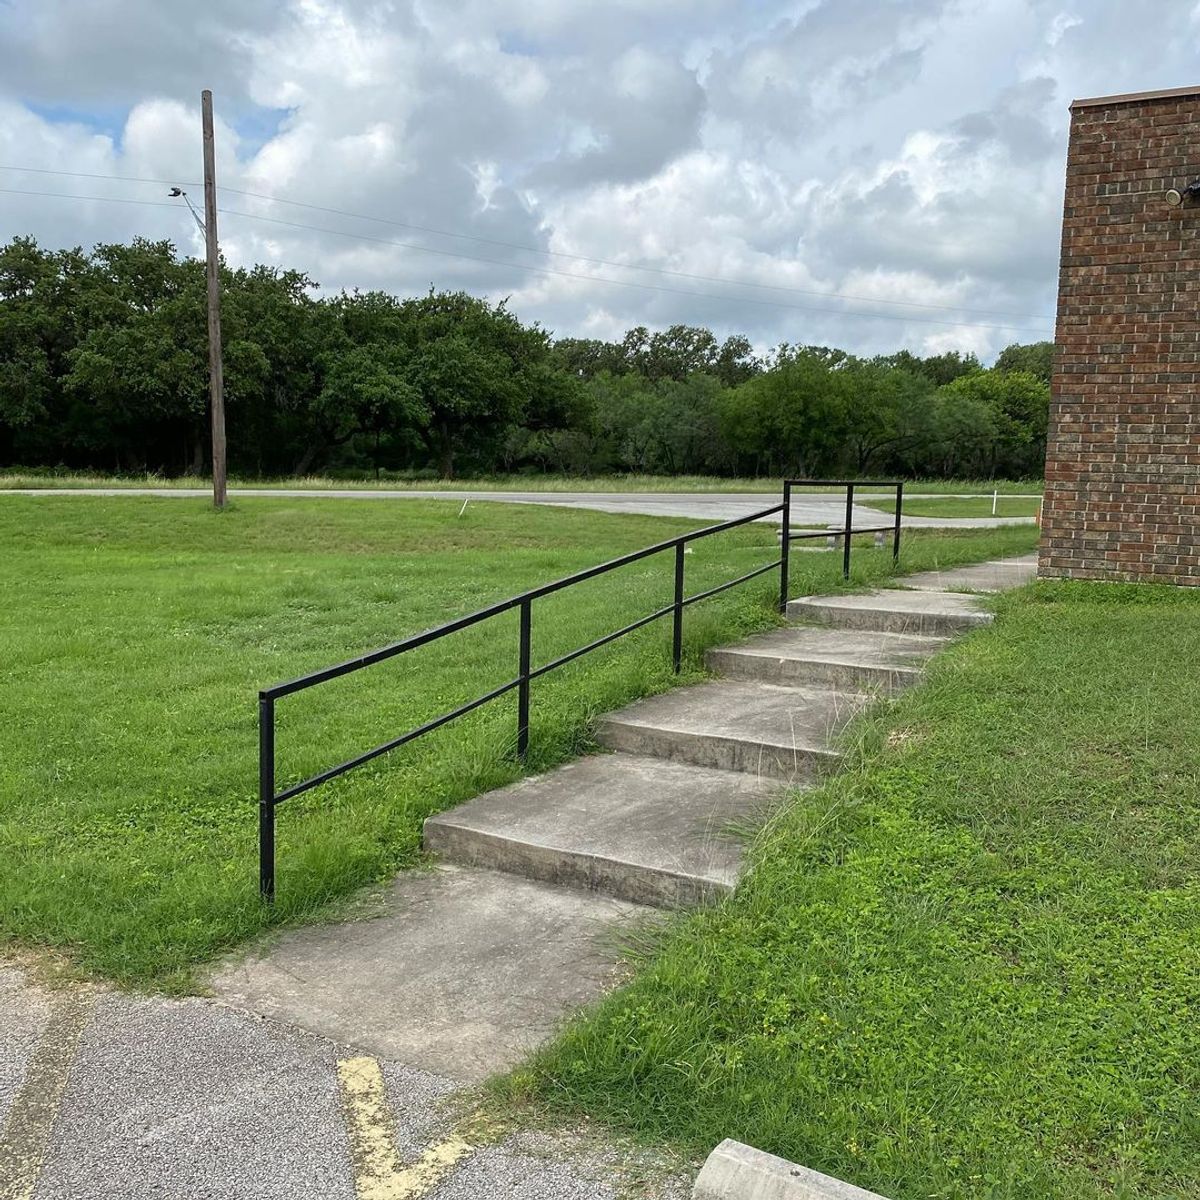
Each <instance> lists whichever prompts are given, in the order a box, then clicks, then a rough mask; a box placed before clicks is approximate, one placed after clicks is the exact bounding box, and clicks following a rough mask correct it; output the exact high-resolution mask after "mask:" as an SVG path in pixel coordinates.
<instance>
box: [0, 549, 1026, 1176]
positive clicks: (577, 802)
mask: <svg viewBox="0 0 1200 1200" xmlns="http://www.w3.org/2000/svg"><path fill="white" fill-rule="evenodd" d="M1035 570H1036V563H1035V561H1034V560H1033V558H1032V556H1031V557H1029V558H1025V559H1022V560H1008V561H1006V562H1004V563H985V564H980V565H978V566H975V567H968V568H962V569H958V570H955V571H953V572H946V573H943V574H942V575H931V574H926V575H923V576H910V577H907V578H906V579H904V580H903V581H901V582H902V583H903V584H904V585H907V586H906V588H901V589H892V590H882V591H876V592H871V593H864V594H854V595H841V596H836V597H825V598H821V597H806V598H802V599H798V600H794V601H792V602H791V604H790V605H789V608H788V612H789V615H790V616H791V617H792V618H793V619H794V620H796V621H798V622H803V624H797V625H794V626H791V627H787V628H783V629H778V630H774V631H772V632H770V633H766V634H762V635H760V636H758V637H755V638H752V639H750V640H748V641H746V642H743V643H741V644H739V645H736V646H730V647H725V648H723V649H720V650H715V651H713V652H712V653H711V655H710V660H709V661H710V665H711V666H712V667H713V669H714V670H716V671H717V672H719V673H720V675H721V676H722V678H720V679H718V680H715V681H713V682H708V683H702V684H699V685H697V686H694V687H689V688H680V689H677V690H675V691H672V692H668V693H665V694H663V695H660V696H655V697H651V698H649V699H646V700H642V701H639V702H637V703H636V704H633V705H630V706H629V707H628V708H626V709H624V710H622V711H620V712H617V713H612V714H609V715H608V716H607V717H605V718H604V719H603V720H602V722H601V724H600V729H599V735H600V739H601V741H602V742H603V743H604V744H605V745H606V746H607V747H609V748H610V749H611V750H612V753H609V754H605V755H596V756H593V757H590V758H586V759H583V760H581V761H579V762H576V763H573V764H571V765H569V766H566V767H563V768H561V769H559V770H557V771H554V772H551V773H549V774H547V775H543V776H540V777H535V778H531V779H527V780H524V781H522V782H520V783H518V784H515V785H513V786H512V787H509V788H504V789H501V790H499V791H495V792H491V793H488V794H486V795H483V796H480V797H478V798H477V799H475V800H472V801H470V802H469V803H467V804H464V805H461V806H460V807H458V808H456V809H453V810H451V811H449V812H446V813H442V814H440V815H439V816H436V817H432V818H430V819H429V821H427V823H426V830H425V837H426V845H427V847H428V848H429V849H430V850H432V851H433V852H435V853H436V854H437V855H438V856H439V858H440V865H438V866H437V867H435V868H433V869H431V870H428V871H410V872H406V873H405V874H403V875H401V876H400V877H398V878H397V880H396V881H395V882H394V883H393V884H392V887H391V889H390V892H389V895H388V897H387V900H386V903H385V904H384V905H383V911H382V914H381V915H380V916H378V917H376V918H375V919H372V920H365V921H357V922H352V923H349V924H342V925H324V926H310V927H307V928H301V929H296V930H291V931H287V932H285V933H282V934H280V935H278V937H276V938H275V939H274V940H273V941H272V942H271V943H269V944H266V945H265V946H264V947H262V948H260V949H259V950H258V951H257V952H251V953H249V954H246V955H244V956H242V957H240V958H237V959H233V960H230V961H229V962H227V963H225V964H223V965H222V966H221V967H220V968H218V969H217V970H216V971H215V972H214V974H213V976H212V985H213V989H214V992H215V995H216V1000H215V1001H214V1000H210V999H199V998H193V999H187V1000H169V999H165V998H162V997H139V996H129V995H123V994H120V993H117V992H114V991H110V990H103V989H87V988H79V987H69V988H57V989H50V988H46V987H43V986H39V985H38V984H36V983H35V982H34V981H32V980H31V979H30V978H29V977H28V976H27V975H26V974H25V973H23V972H22V971H20V970H18V969H17V968H16V967H15V966H10V967H7V968H6V967H3V966H0V1200H76V1198H78V1200H85V1198H86V1200H118V1198H120V1200H125V1198H128V1197H132V1196H157V1197H164V1198H167V1200H191V1198H192V1197H196V1196H204V1197H207V1198H209V1200H226V1198H228V1200H273V1198H275V1197H278V1198H279V1200H284V1198H287V1200H291V1198H292V1197H296V1196H305V1197H310V1198H312V1200H377V1198H378V1200H382V1198H384V1197H386V1198H388V1200H395V1198H407V1200H420V1198H422V1197H430V1198H435V1200H475V1198H480V1200H482V1198H484V1197H492V1196H501V1195H502V1196H506V1197H510V1198H514V1200H616V1197H617V1196H618V1195H626V1196H642V1197H646V1198H648V1200H650V1198H653V1200H683V1197H685V1196H687V1195H688V1193H689V1191H690V1181H691V1179H693V1178H694V1176H695V1173H696V1170H697V1169H698V1165H699V1164H695V1163H679V1162H678V1161H673V1160H670V1159H667V1158H664V1157H662V1156H659V1155H655V1154H650V1153H647V1152H645V1151H634V1150H632V1149H630V1148H629V1147H624V1146H619V1145H614V1144H612V1143H611V1142H606V1141H604V1140H603V1139H598V1138H596V1137H593V1136H584V1135H583V1134H582V1133H581V1132H580V1131H569V1132H560V1133H556V1134H554V1135H550V1134H536V1133H530V1132H528V1131H525V1132H520V1131H517V1132H511V1131H509V1132H506V1131H503V1130H497V1129H490V1128H488V1127H486V1126H483V1125H481V1124H480V1123H479V1122H478V1121H477V1120H473V1119H472V1117H471V1112H472V1099H473V1093H472V1090H471V1088H470V1086H469V1085H470V1084H472V1083H474V1082H476V1081H478V1080H481V1079H483V1078H484V1077H486V1076H487V1075H489V1074H491V1073H493V1072H495V1071H497V1070H502V1069H504V1068H506V1067H508V1066H511V1065H513V1064H515V1063H517V1062H518V1061H520V1060H521V1059H522V1058H524V1057H525V1056H526V1055H527V1054H528V1053H529V1052H530V1051H531V1050H532V1049H534V1048H535V1047H536V1046H538V1045H539V1044H541V1043H542V1042H543V1041H544V1040H545V1039H546V1038H548V1037H550V1036H552V1035H553V1034H554V1032H555V1031H556V1029H557V1028H558V1027H559V1026H560V1025H561V1023H562V1021H563V1020H564V1019H566V1018H567V1017H569V1016H570V1015H571V1014H572V1013H573V1012H574V1011H576V1010H577V1009H578V1008H579V1007H580V1006H581V1005H583V1004H586V1003H588V1002H589V1001H591V1000H593V999H594V998H596V997H598V996H600V995H602V994H603V993H604V992H605V991H606V990H608V989H609V988H611V987H612V986H614V985H615V984H617V983H619V982H620V979H621V977H622V972H623V970H624V967H623V965H622V953H621V947H622V943H623V941H624V940H625V939H626V938H627V937H628V936H629V935H630V934H634V933H636V932H637V930H638V928H639V926H641V925H642V924H643V923H645V922H648V921H649V922H653V921H655V920H659V919H661V917H660V916H659V915H658V914H660V913H661V910H662V909H664V908H673V907H688V906H693V905H697V904H702V903H708V902H711V901H712V900H714V899H717V898H719V897H721V896H722V895H724V894H727V893H728V892H729V891H730V890H731V889H732V888H733V887H734V886H735V884H736V882H737V879H738V876H739V874H740V872H741V869H742V845H743V835H744V833H745V831H746V830H747V829H751V828H754V827H756V826H757V825H758V824H760V823H761V822H762V820H763V819H764V817H765V815H766V814H767V813H768V812H769V810H770V807H771V806H772V805H773V804H775V803H777V802H778V800H779V798H780V796H781V795H782V794H783V792H784V790H785V788H786V787H787V786H789V785H790V786H792V787H806V786H809V785H810V784H811V783H812V781H813V780H814V777H815V774H816V773H817V772H818V771H819V770H821V769H823V768H826V767H828V766H830V765H836V762H837V748H836V735H837V733H838V731H839V730H840V729H841V728H842V727H843V725H844V724H845V723H846V722H847V721H848V720H850V719H851V718H852V717H853V715H854V714H855V713H856V712H858V711H860V710H861V708H862V707H863V706H864V705H865V704H867V703H868V702H869V701H870V700H871V698H872V697H874V696H876V695H878V694H880V693H881V692H882V693H887V692H890V691H894V690H895V689H898V688H902V687H906V686H909V685H910V684H912V683H913V682H915V681H916V680H917V679H918V678H919V677H920V671H921V668H922V665H923V664H924V663H925V662H926V661H927V660H928V659H929V658H930V657H931V656H932V655H933V654H935V653H937V651H938V650H940V649H941V648H942V647H943V646H944V645H945V644H946V640H947V639H948V638H949V637H951V636H954V635H955V634H957V633H958V632H959V631H961V630H966V629H971V628H974V627H976V626H978V625H981V624H986V623H987V622H988V621H989V620H990V619H991V617H990V614H989V613H988V612H987V611H986V609H985V608H983V607H982V605H981V602H980V601H979V600H978V599H977V598H976V597H974V596H972V595H970V594H969V592H972V591H986V590H993V589H996V588H1000V587H1007V586H1014V585H1016V584H1018V583H1020V582H1024V581H1025V580H1026V579H1028V578H1031V577H1032V575H1033V573H1034V571H1035ZM959 589H963V590H959Z"/></svg>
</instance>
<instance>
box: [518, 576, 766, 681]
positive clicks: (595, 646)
mask: <svg viewBox="0 0 1200 1200" xmlns="http://www.w3.org/2000/svg"><path fill="white" fill-rule="evenodd" d="M775 565H776V566H778V565H779V564H778V563H776V564H775ZM685 603H686V602H685ZM674 609H675V605H673V604H668V605H667V607H666V608H660V609H659V610H658V612H653V613H651V614H650V615H649V616H648V617H642V618H641V619H640V620H637V621H634V623H633V624H632V625H626V626H625V628H624V629H618V630H616V631H615V632H614V633H606V634H605V635H604V636H603V637H602V638H597V639H596V640H595V641H594V642H589V643H588V644H587V645H586V646H581V647H580V648H579V649H578V650H572V651H571V653H570V654H564V655H563V656H562V657H561V658H556V659H554V660H553V662H548V663H545V664H543V665H542V666H540V667H538V668H537V669H536V670H533V671H530V672H529V678H530V679H537V677H538V676H539V675H545V674H546V673H547V672H548V671H553V670H554V668H555V667H562V666H565V665H566V664H567V663H569V662H573V661H574V660H575V659H577V658H582V657H583V655H585V654H587V653H589V652H590V651H592V650H599V649H600V647H601V646H607V645H608V643H609V642H615V641H616V640H617V638H619V637H624V636H625V635H626V634H627V633H632V632H633V631H634V630H635V629H641V628H642V626H643V625H649V624H650V623H651V622H652V621H657V620H659V619H661V618H662V617H665V616H667V615H668V614H669V613H671V612H673V611H674Z"/></svg>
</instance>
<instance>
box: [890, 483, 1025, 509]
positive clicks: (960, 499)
mask: <svg viewBox="0 0 1200 1200" xmlns="http://www.w3.org/2000/svg"><path fill="white" fill-rule="evenodd" d="M913 486H914V488H917V487H919V485H916V484H914V485H913ZM1027 486H1028V485H1027ZM870 507H872V508H878V509H879V510H880V511H881V512H887V513H892V512H895V511H896V509H895V502H894V501H893V503H892V504H890V505H888V504H882V503H881V504H872V505H870ZM1040 507H1041V500H1040V499H1039V498H1038V497H1037V496H1033V495H1029V496H1006V495H1004V493H1003V492H1001V493H1000V498H999V500H998V501H997V502H996V512H995V514H994V515H995V516H997V517H1033V516H1036V515H1037V512H1038V509H1039V508H1040ZM904 512H905V514H906V515H907V516H910V517H990V516H992V515H993V513H992V497H991V496H990V495H987V496H970V497H966V496H946V497H945V498H942V497H938V498H936V499H924V498H916V499H912V498H908V499H905V501H904Z"/></svg>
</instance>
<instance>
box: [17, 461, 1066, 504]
mask: <svg viewBox="0 0 1200 1200" xmlns="http://www.w3.org/2000/svg"><path fill="white" fill-rule="evenodd" d="M211 486H212V481H211V480H210V479H208V478H207V477H200V476H181V477H179V478H165V477H163V476H161V475H117V476H113V475H94V474H89V473H87V472H78V471H29V470H25V471H23V470H20V469H11V470H4V471H0V491H5V490H13V489H19V488H80V487H106V488H147V487H163V488H210V487H211ZM904 486H905V487H906V488H907V489H908V490H909V491H910V492H932V493H937V494H939V495H941V494H946V493H949V494H951V495H953V494H956V493H960V492H961V493H973V492H978V493H984V492H986V493H987V495H988V496H989V497H990V496H991V494H992V492H993V491H999V492H1000V494H1001V495H1004V494H1005V493H1014V492H1015V493H1034V492H1039V493H1040V492H1041V490H1042V484H1041V482H1040V481H1037V482H1030V481H1029V480H1011V479H1002V480H994V479H989V480H979V479H914V480H909V481H908V482H906V483H905V485H904ZM230 487H233V488H237V487H254V488H308V489H316V490H330V489H338V488H351V489H362V488H367V489H376V488H380V489H387V490H393V489H403V490H411V491H446V490H449V491H455V490H462V491H475V490H479V489H488V490H493V491H502V492H505V491H517V492H770V493H779V492H780V491H781V490H782V481H781V480H779V479H767V478H757V479H751V478H743V479H725V478H720V477H717V476H713V475H599V476H587V477H581V476H578V475H520V474H514V475H487V476H481V477H479V478H476V479H429V478H427V477H425V476H421V477H419V478H414V477H412V476H408V475H403V474H393V475H390V476H388V477H385V478H383V479H378V480H377V479H374V478H371V477H366V478H356V477H352V476H345V477H338V478H330V477H328V476H322V475H317V476H306V477H304V478H301V479H294V478H285V479H251V478H243V479H237V478H235V479H231V480H230ZM813 490H816V491H818V492H829V491H836V490H837V489H831V488H816V489H813ZM870 492H871V489H870V488H868V489H866V492H865V493H864V494H870ZM879 494H880V495H888V494H891V493H890V492H886V491H885V492H880V493H879ZM988 507H989V511H990V508H991V501H990V499H989V501H988Z"/></svg>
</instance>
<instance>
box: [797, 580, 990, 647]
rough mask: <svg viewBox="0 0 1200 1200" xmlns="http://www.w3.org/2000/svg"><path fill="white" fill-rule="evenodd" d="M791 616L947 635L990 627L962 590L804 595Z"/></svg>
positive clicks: (986, 615)
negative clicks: (960, 591)
mask: <svg viewBox="0 0 1200 1200" xmlns="http://www.w3.org/2000/svg"><path fill="white" fill-rule="evenodd" d="M787 615H788V616H789V617H791V618H792V619H793V620H799V621H813V622H816V623H818V624H822V625H836V626H839V627H840V628H842V629H874V630H877V631H878V632H880V633H912V634H929V635H933V636H938V637H942V636H946V635H949V634H953V633H959V632H961V631H962V630H964V629H974V628H976V627H977V626H979V625H988V624H990V623H991V621H992V614H991V613H990V612H988V611H986V609H984V608H983V607H982V605H981V604H980V601H979V600H978V598H977V597H975V596H966V595H962V594H961V593H958V592H904V591H899V590H878V591H873V592H862V593H848V594H846V595H844V596H805V597H804V598H803V599H800V600H791V601H789V602H788V606H787Z"/></svg>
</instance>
